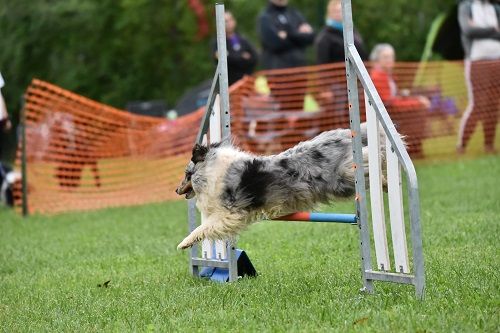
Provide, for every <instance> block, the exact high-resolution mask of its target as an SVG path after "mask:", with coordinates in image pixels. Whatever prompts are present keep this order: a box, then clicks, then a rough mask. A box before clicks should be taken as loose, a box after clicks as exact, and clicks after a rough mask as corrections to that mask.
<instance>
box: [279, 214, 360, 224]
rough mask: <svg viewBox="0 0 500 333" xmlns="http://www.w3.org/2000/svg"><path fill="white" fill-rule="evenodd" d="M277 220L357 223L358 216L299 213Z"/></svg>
mask: <svg viewBox="0 0 500 333" xmlns="http://www.w3.org/2000/svg"><path fill="white" fill-rule="evenodd" d="M275 220H278V221H279V220H281V221H301V222H331V223H351V224H353V223H357V221H358V220H357V217H356V214H336V213H312V212H297V213H294V214H290V215H286V216H282V217H280V218H277V219H275Z"/></svg>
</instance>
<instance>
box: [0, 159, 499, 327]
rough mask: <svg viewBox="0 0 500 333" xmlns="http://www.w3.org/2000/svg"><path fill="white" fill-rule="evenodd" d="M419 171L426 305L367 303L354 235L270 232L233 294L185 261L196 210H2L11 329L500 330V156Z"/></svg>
mask: <svg viewBox="0 0 500 333" xmlns="http://www.w3.org/2000/svg"><path fill="white" fill-rule="evenodd" d="M417 170H418V174H419V181H420V187H421V206H422V222H423V233H424V255H425V260H426V262H425V267H426V271H427V289H426V299H425V300H424V301H423V302H421V301H418V300H416V299H415V296H414V290H413V288H412V287H411V286H400V285H395V284H387V283H376V286H375V288H376V293H375V294H373V295H367V294H363V293H361V292H360V291H359V288H360V287H361V279H360V273H359V253H358V251H359V248H358V234H357V228H356V227H352V226H348V225H326V224H314V225H313V224H307V223H283V222H262V223H259V224H256V225H254V226H252V227H251V228H250V229H249V230H248V231H247V232H245V233H244V234H243V235H242V237H241V238H240V242H239V247H241V248H243V249H245V250H246V251H247V253H248V255H249V256H250V258H251V259H252V261H253V263H254V265H255V267H256V268H257V270H258V272H259V274H260V275H259V277H257V278H255V279H243V280H241V281H239V282H237V283H233V284H224V285H220V284H215V283H210V282H207V281H203V280H199V279H194V278H192V277H191V276H190V275H189V272H188V254H187V253H186V252H179V251H177V250H176V249H175V247H176V245H177V243H178V242H179V241H180V240H181V239H182V238H183V237H184V236H185V234H186V229H187V227H186V215H185V211H186V206H185V203H184V202H173V203H165V204H156V205H149V206H142V207H130V208H119V209H109V210H102V211H97V212H88V213H73V214H65V215H57V216H52V217H47V216H32V217H30V218H28V219H22V218H21V217H19V216H18V215H16V214H14V213H13V212H10V211H6V210H5V209H3V210H1V209H0V221H1V223H0V327H1V329H2V331H5V332H30V331H36V332H40V331H49V332H61V331H80V332H89V331H120V332H121V331H158V332H170V331H185V332H191V331H238V332H241V331H302V332H311V331H341V332H345V331H363V332H365V331H373V332H392V331H411V332H451V331H458V332H484V331H489V332H498V331H499V327H500V278H499V267H500V247H499V245H498V241H499V239H500V221H499V220H500V180H499V175H500V157H492V156H490V157H483V158H481V159H477V160H466V161H462V162H452V163H447V164H437V165H432V164H425V165H419V166H417ZM337 210H338V211H342V212H351V211H352V203H351V202H347V203H341V204H338V205H337ZM107 280H111V282H110V283H109V286H108V288H103V287H98V284H102V283H103V282H105V281H107Z"/></svg>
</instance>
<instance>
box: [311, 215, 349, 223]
mask: <svg viewBox="0 0 500 333" xmlns="http://www.w3.org/2000/svg"><path fill="white" fill-rule="evenodd" d="M309 219H310V220H311V221H312V222H338V223H356V222H357V217H356V215H355V214H336V213H311V215H310V217H309Z"/></svg>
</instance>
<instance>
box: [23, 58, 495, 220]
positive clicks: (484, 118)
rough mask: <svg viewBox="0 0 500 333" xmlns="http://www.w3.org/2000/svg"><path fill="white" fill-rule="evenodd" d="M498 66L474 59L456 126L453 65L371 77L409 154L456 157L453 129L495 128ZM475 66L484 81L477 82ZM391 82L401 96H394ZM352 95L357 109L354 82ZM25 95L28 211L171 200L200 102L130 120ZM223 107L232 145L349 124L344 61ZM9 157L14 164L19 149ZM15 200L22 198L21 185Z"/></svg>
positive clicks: (52, 90) (471, 141)
mask: <svg viewBox="0 0 500 333" xmlns="http://www.w3.org/2000/svg"><path fill="white" fill-rule="evenodd" d="M499 64H500V62H484V63H482V64H481V65H480V66H479V65H477V64H476V65H473V66H472V69H473V71H472V74H473V75H472V78H473V80H472V81H473V82H472V83H473V84H474V88H475V89H474V97H475V101H476V106H475V109H472V111H470V112H467V113H466V114H465V116H464V117H463V118H464V121H462V122H463V123H464V124H465V125H464V126H460V120H461V118H462V116H463V115H464V111H465V110H466V106H467V102H468V90H467V85H466V83H465V80H464V66H463V63H462V62H431V63H426V64H420V63H398V64H396V67H395V68H394V72H393V73H394V74H393V78H394V80H395V84H392V83H390V84H388V85H387V87H389V88H388V89H390V91H383V90H384V89H385V88H384V86H383V84H381V80H380V78H377V80H378V81H379V82H378V83H376V85H377V86H378V88H379V89H380V92H381V95H382V96H384V99H385V102H386V104H387V105H386V106H387V110H388V112H389V114H390V115H391V118H392V119H393V121H394V122H395V123H396V126H397V128H398V130H399V131H400V132H401V133H403V134H405V135H406V137H407V142H408V144H409V149H410V153H411V154H412V156H413V157H415V158H436V157H443V156H445V157H446V156H451V155H452V154H453V155H454V154H456V143H457V138H458V137H459V136H461V137H464V138H465V140H467V143H468V147H467V149H468V151H469V152H470V151H471V152H472V153H479V152H482V151H483V140H486V141H488V140H490V139H491V136H492V133H491V131H492V128H494V129H495V128H496V127H497V125H498V101H499V97H500V96H499V83H498V82H500V80H498V79H500V77H498V76H500V71H499V70H495V69H498V66H499ZM369 70H370V68H369ZM373 73H375V72H373ZM478 73H482V75H486V76H489V77H491V78H493V79H491V80H489V81H488V82H485V80H484V79H483V80H479V81H478V76H481V75H478ZM474 79H475V80H476V81H474ZM382 81H383V80H382ZM360 87H361V86H360ZM396 87H397V92H398V93H397V94H398V97H391V93H394V92H396V90H395V88H396ZM359 93H360V106H361V111H362V113H364V96H363V93H362V90H361V89H359ZM416 96H424V97H425V98H426V99H427V101H428V104H427V105H424V106H425V107H423V106H422V105H423V104H419V103H417V101H421V99H422V97H416ZM25 97H26V101H25V113H26V160H27V180H28V186H27V187H28V191H27V194H28V208H29V212H30V213H35V212H36V213H56V212H62V211H74V210H89V209H98V208H103V207H111V206H122V205H135V204H143V203H150V202H160V201H165V200H170V199H176V198H179V197H178V196H177V195H176V194H175V192H174V190H175V187H176V185H178V182H179V181H180V180H181V178H182V177H183V171H184V167H185V165H186V163H187V162H188V160H189V157H190V152H191V148H192V145H193V142H194V139H195V136H196V134H197V132H198V129H199V125H200V121H201V118H202V116H203V112H204V110H202V109H200V110H198V111H196V112H194V113H192V114H189V115H187V116H183V117H180V118H178V119H176V120H167V119H160V118H150V117H145V116H137V115H133V114H131V113H128V112H125V111H122V110H118V109H115V108H112V107H109V106H106V105H103V104H100V103H97V102H95V101H92V100H89V99H87V98H84V97H81V96H79V95H76V94H74V93H71V92H69V91H66V90H63V89H61V88H59V87H56V86H54V85H51V84H49V83H46V82H42V81H39V80H34V81H33V82H32V84H31V85H30V87H29V88H28V90H27V92H26V96H25ZM486 101H488V103H486ZM230 103H231V116H232V135H233V137H234V141H235V143H236V144H237V145H239V146H240V147H241V148H242V149H245V150H249V151H253V152H255V153H258V154H270V153H276V152H279V151H282V150H284V149H287V148H289V147H291V146H293V145H295V144H296V143H298V142H299V141H302V140H307V139H309V138H312V137H314V136H315V135H317V134H318V133H320V132H322V131H325V130H329V129H332V128H338V127H344V128H345V127H348V126H349V114H348V111H347V110H348V102H347V89H346V79H345V70H344V65H343V64H331V65H320V66H311V67H302V68H294V69H285V70H275V71H261V72H258V73H256V74H254V75H253V76H250V77H245V78H244V79H242V80H240V81H239V82H238V83H236V84H235V85H233V86H232V87H231V88H230ZM465 119H467V120H468V121H465ZM476 122H478V123H483V126H484V128H485V129H486V132H487V135H486V136H484V135H483V132H484V131H483V130H476V131H474V129H475V127H474V125H475V123H476ZM484 124H486V125H484ZM461 128H462V129H463V131H462V132H463V133H464V134H463V135H459V132H460V129H461ZM493 139H494V133H493ZM496 146H498V140H497V141H496ZM17 157H18V158H17V165H18V167H20V163H21V150H19V151H18V155H17ZM15 202H16V206H17V207H20V206H21V204H22V196H21V187H20V186H16V188H15Z"/></svg>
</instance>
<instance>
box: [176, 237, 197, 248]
mask: <svg viewBox="0 0 500 333" xmlns="http://www.w3.org/2000/svg"><path fill="white" fill-rule="evenodd" d="M193 245H194V242H193V241H190V240H189V239H188V238H185V239H184V240H183V241H182V242H180V243H179V245H177V250H185V249H187V248H190V247H191V246H193Z"/></svg>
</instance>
